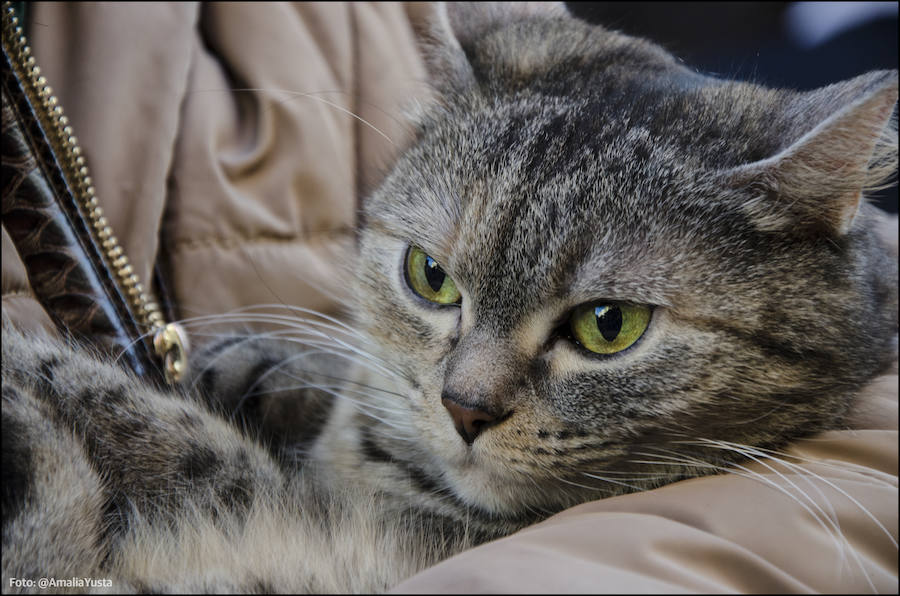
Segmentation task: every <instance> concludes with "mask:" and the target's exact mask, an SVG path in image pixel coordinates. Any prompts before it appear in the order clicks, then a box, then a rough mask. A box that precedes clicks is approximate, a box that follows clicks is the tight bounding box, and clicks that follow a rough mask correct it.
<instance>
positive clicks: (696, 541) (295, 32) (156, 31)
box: [2, 2, 898, 593]
mask: <svg viewBox="0 0 900 596" xmlns="http://www.w3.org/2000/svg"><path fill="white" fill-rule="evenodd" d="M29 11H30V12H29V15H28V21H29V23H30V31H29V34H30V38H31V44H32V47H33V49H34V53H35V56H36V58H37V61H38V64H40V65H41V67H42V69H43V71H44V74H45V75H46V77H47V79H48V80H49V81H50V83H51V84H52V85H53V87H54V89H55V90H56V93H57V95H58V96H59V99H60V102H61V104H62V105H63V106H64V107H65V110H66V113H67V114H68V116H69V120H70V121H71V123H72V126H73V127H74V129H75V131H76V134H77V135H78V137H79V139H80V143H81V145H82V146H83V148H84V150H85V153H86V157H87V160H88V164H89V166H90V169H91V172H92V174H91V175H92V177H93V179H94V185H95V187H96V189H97V195H98V197H99V200H100V204H101V205H102V206H103V208H104V209H105V211H106V212H107V216H108V218H109V220H110V222H111V224H112V227H113V228H114V229H115V231H116V234H117V235H118V237H119V238H120V239H121V241H122V243H123V245H124V248H125V251H126V254H128V255H129V257H130V259H131V261H132V263H133V264H134V266H135V269H136V271H137V273H138V274H139V275H140V277H141V278H142V279H145V280H146V279H150V277H151V272H152V269H153V267H154V266H156V265H158V266H160V267H162V270H163V271H164V275H165V278H166V279H167V280H168V283H169V286H170V293H171V295H172V296H173V298H174V301H175V305H176V306H177V309H178V314H179V316H180V317H190V316H195V315H205V314H214V313H224V312H227V311H230V310H233V309H235V308H238V307H241V306H247V305H253V304H259V303H271V302H281V301H283V302H285V303H291V304H295V305H299V306H305V307H309V308H315V309H318V310H323V311H328V310H331V309H333V307H334V305H333V304H332V303H331V302H330V301H329V299H328V298H327V297H326V293H327V292H326V293H323V292H322V291H321V290H323V289H324V290H327V288H328V287H329V284H330V283H332V281H331V280H332V277H333V276H332V275H331V274H330V272H331V271H332V267H333V263H334V262H335V259H336V258H339V256H340V255H341V254H346V253H345V251H346V250H347V249H348V248H349V247H351V246H352V234H353V232H352V230H353V225H354V217H355V210H356V207H357V197H360V196H364V195H365V192H366V191H367V190H368V189H370V188H371V187H372V186H373V185H374V184H376V183H377V181H378V179H379V176H380V175H381V172H383V171H384V168H385V167H387V166H389V164H390V161H391V158H392V156H393V155H394V152H395V151H396V147H397V146H402V142H403V138H404V134H405V133H406V128H405V127H404V124H403V113H402V107H403V106H404V105H405V103H406V102H407V101H408V100H409V98H410V97H413V96H415V95H416V94H418V93H421V92H422V91H423V89H424V86H423V85H424V83H423V81H424V78H425V71H424V66H423V63H422V60H421V58H420V55H419V53H418V50H417V46H416V39H415V31H416V28H415V27H414V25H416V24H417V23H419V22H420V21H421V19H422V18H423V16H424V15H425V14H427V13H428V11H429V7H428V6H421V5H407V6H403V5H398V4H392V3H371V4H369V3H351V4H344V3H336V2H334V3H332V2H329V3H313V4H268V3H246V4H243V3H223V4H208V5H196V4H184V3H155V4H133V3H121V4H120V3H109V4H67V3H59V4H57V3H48V4H33V5H30V6H29ZM364 121H365V122H368V124H366V123H365V122H364ZM376 129H377V130H376ZM884 225H885V233H886V234H887V236H888V237H891V238H894V239H896V234H897V222H896V218H894V219H889V218H886V219H885V222H884ZM2 288H3V309H4V312H5V313H7V314H9V315H10V316H11V317H12V318H13V319H14V320H15V321H17V322H18V323H19V324H20V325H22V326H26V327H27V326H45V327H48V328H49V327H51V326H52V325H51V323H50V322H49V319H48V318H47V315H46V313H44V312H43V310H42V309H41V307H40V305H39V304H38V303H37V302H36V301H35V300H34V299H33V298H32V296H31V294H30V291H29V289H28V283H27V280H26V276H25V273H24V268H23V266H22V263H21V261H20V260H19V259H18V257H17V255H16V253H15V249H14V248H12V246H11V244H10V240H9V237H8V236H7V234H6V232H5V231H4V233H3V281H2ZM897 451H898V443H897V371H896V367H895V369H894V371H893V372H892V374H888V375H886V376H883V377H881V378H879V379H878V380H877V381H876V382H875V383H873V384H872V385H871V386H870V387H869V388H867V390H866V391H865V393H864V396H863V397H862V398H861V399H860V402H859V403H858V405H857V406H856V408H855V414H854V417H853V419H852V420H851V421H850V428H847V429H846V430H841V431H833V432H829V433H825V434H823V435H821V436H818V437H815V438H813V439H809V440H806V441H802V442H799V443H797V444H796V445H794V446H792V447H791V449H790V450H789V453H790V454H791V456H792V459H791V460H790V462H789V463H788V464H780V465H775V464H773V463H772V462H770V461H765V460H763V459H761V460H760V461H759V462H756V463H751V464H750V465H748V466H747V468H746V471H744V472H741V473H739V474H732V475H728V476H718V477H708V478H702V479H695V480H689V481H684V482H679V483H676V484H673V485H669V486H667V487H663V488H661V489H657V490H653V491H648V492H645V493H639V494H633V495H626V496H622V497H616V498H611V499H607V500H603V501H597V502H593V503H588V504H585V505H581V506H579V507H575V508H573V509H570V510H568V511H565V512H562V513H560V514H558V515H556V516H554V517H552V518H550V519H549V520H547V521H545V522H544V523H541V524H538V525H537V526H534V527H531V528H528V529H526V530H523V531H521V532H519V533H518V534H515V535H513V536H511V537H509V538H506V539H503V540H499V541H496V542H494V543H491V544H487V545H484V546H482V547H479V548H476V549H473V550H472V551H469V552H467V553H463V554H461V555H458V556H457V557H454V558H453V559H450V560H449V561H445V562H444V563H442V564H439V565H437V566H436V567H434V568H432V569H429V570H426V571H424V572H422V573H420V574H418V575H417V576H415V577H413V578H410V579H409V580H407V581H406V582H404V583H402V584H401V585H400V586H398V587H397V588H396V591H398V592H455V593H460V592H533V593H548V592H549V593H553V592H615V593H622V592H808V591H816V592H844V593H848V592H888V593H890V592H893V593H896V592H897V589H898V583H897V569H898V564H897V555H898V551H897V534H898V528H897V525H898V521H897V520H898V514H897V505H898V490H897V461H898V457H897V456H898V453H897Z"/></svg>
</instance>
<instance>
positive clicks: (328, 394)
mask: <svg viewBox="0 0 900 596" xmlns="http://www.w3.org/2000/svg"><path fill="white" fill-rule="evenodd" d="M343 368H344V365H343V363H342V362H340V361H339V359H337V358H334V357H331V356H329V355H328V354H325V353H322V352H321V351H314V350H309V349H304V348H302V347H298V346H297V345H296V344H294V343H291V342H289V341H285V340H283V339H278V338H269V337H265V336H255V335H232V336H228V337H225V338H222V339H219V340H216V341H214V342H211V343H209V344H207V345H205V346H204V347H203V348H201V349H200V350H198V351H197V352H196V353H195V354H193V355H192V364H191V373H190V376H189V378H188V379H187V380H186V383H185V384H186V386H187V387H188V388H190V389H191V390H192V392H194V393H196V394H197V395H198V396H199V397H200V399H202V400H203V401H205V402H206V403H207V404H208V405H209V406H210V407H211V408H212V409H213V410H214V411H216V412H218V413H219V414H221V415H222V416H223V417H224V418H225V419H226V420H228V421H230V422H232V423H234V424H235V425H236V426H238V427H239V428H241V430H242V431H244V433H245V434H247V435H249V436H251V437H254V438H257V439H259V440H260V441H261V442H262V443H264V444H265V445H266V446H267V447H269V448H270V449H271V450H272V451H273V452H275V453H276V454H281V453H282V452H284V451H285V450H286V449H291V450H294V451H296V450H297V449H298V448H300V449H304V448H305V447H307V446H308V445H309V443H310V442H311V441H312V440H314V439H315V438H316V437H317V436H318V433H319V430H320V429H321V427H322V425H323V424H324V422H325V420H326V419H327V417H328V414H329V412H330V410H331V405H332V403H333V401H334V398H333V395H334V392H335V391H336V390H338V389H339V387H340V385H341V382H342V381H341V379H342V372H343Z"/></svg>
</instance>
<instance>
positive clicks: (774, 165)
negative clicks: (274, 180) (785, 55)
mask: <svg viewBox="0 0 900 596" xmlns="http://www.w3.org/2000/svg"><path fill="white" fill-rule="evenodd" d="M430 43H431V46H430V48H431V49H430V51H429V60H430V66H431V72H432V73H434V80H435V87H434V95H433V98H432V100H431V101H430V103H427V104H426V105H425V106H424V108H423V109H421V110H420V111H418V112H417V113H416V115H415V119H416V127H417V134H416V138H415V140H414V142H413V143H412V144H411V146H410V147H409V148H408V150H407V151H406V152H405V153H404V154H403V155H402V156H401V157H400V158H399V160H398V162H397V163H396V164H395V166H394V168H393V170H392V171H391V172H390V173H389V174H388V175H387V177H386V178H385V180H384V182H383V184H382V185H381V187H380V189H379V190H377V191H376V192H374V194H372V195H371V196H370V197H368V198H367V200H366V201H365V202H364V212H363V213H362V216H361V218H360V227H359V230H358V251H357V252H356V255H355V265H354V279H353V284H354V285H353V291H352V292H351V293H352V294H353V296H355V304H354V305H353V307H352V308H350V309H348V312H349V313H350V315H351V316H352V321H351V322H350V323H342V322H338V321H328V320H325V319H324V318H304V317H302V316H301V315H302V313H299V312H298V313H296V318H295V319H291V318H288V317H283V318H282V320H285V321H286V323H285V329H284V330H282V331H277V332H271V333H261V334H258V335H249V336H241V335H237V334H236V335H233V336H231V337H227V338H225V339H219V340H217V341H212V342H209V343H207V344H206V346H205V347H204V349H203V350H202V351H201V353H200V354H199V355H198V356H195V360H196V361H199V364H197V365H195V366H194V370H195V371H196V372H195V375H194V377H193V378H192V379H189V380H188V381H187V382H186V383H184V384H183V387H182V388H181V389H180V390H178V391H173V392H169V393H166V392H162V391H159V390H157V389H154V388H150V387H146V386H142V385H141V383H139V382H138V381H137V380H136V379H134V378H133V377H131V376H129V375H128V374H126V373H125V372H123V371H122V370H120V369H119V368H117V367H115V366H114V365H113V364H111V363H103V362H100V361H99V360H98V359H95V358H94V357H93V356H91V354H89V353H88V352H87V350H86V349H84V348H75V347H74V346H71V345H62V344H60V343H59V342H54V341H51V340H48V339H41V338H35V337H32V338H28V339H25V338H24V337H23V336H21V335H20V334H18V333H16V332H14V331H13V330H12V329H11V328H9V325H8V323H6V324H5V328H4V334H3V435H2V436H3V470H4V476H5V478H6V484H5V488H4V491H3V589H4V591H6V590H8V589H10V585H9V578H10V577H38V576H56V577H70V576H79V577H81V576H93V577H109V578H112V579H113V581H114V584H113V585H114V589H115V590H117V591H118V590H137V591H146V590H153V591H231V590H239V591H245V590H246V591H369V590H384V589H386V588H388V587H390V586H392V585H394V584H396V583H397V582H398V581H400V580H401V579H403V578H404V577H407V576H409V575H411V574H413V573H415V572H416V571H418V570H420V569H422V568H424V567H425V566H428V565H431V564H433V563H435V562H436V561H438V560H440V559H442V558H445V557H447V556H449V555H450V554H452V553H454V552H458V551H459V550H461V549H464V548H467V547H469V546H472V545H474V544H478V543H480V542H483V541H485V540H489V539H492V538H495V537H498V536H502V535H505V534H509V533H510V532H513V531H515V530H517V529H519V528H522V527H524V526H526V525H529V524H532V523H534V522H536V521H538V520H540V519H543V518H545V517H547V516H548V515H550V514H552V513H554V512H557V511H560V510H561V509H563V508H566V507H569V506H571V505H574V504H577V503H581V502H584V501H588V500H592V499H597V498H601V497H605V496H610V495H616V494H621V493H625V492H630V491H636V490H645V489H650V488H653V487H656V486H659V485H662V484H666V483H670V482H674V481H676V480H679V479H682V478H686V477H691V476H697V475H700V474H705V473H709V472H710V471H715V470H722V469H723V468H724V467H726V466H727V465H728V464H729V463H732V461H733V460H734V459H736V458H737V457H738V455H737V454H736V452H733V451H723V450H721V449H718V448H716V447H715V445H714V444H713V442H714V441H716V440H727V441H729V442H732V443H741V444H745V445H751V446H762V447H769V448H778V447H779V446H782V445H784V444H785V443H786V442H788V441H790V440H792V439H794V438H797V437H803V436H808V435H810V434H812V433H816V432H818V431H821V430H824V429H830V428H836V427H838V426H839V425H840V424H841V420H842V417H843V416H844V415H845V413H846V412H847V411H848V409H849V408H850V407H851V406H852V404H853V398H854V394H855V392H856V391H857V390H858V389H859V388H860V387H861V386H862V385H863V384H865V383H866V382H867V381H869V380H871V379H872V378H873V377H874V376H875V375H876V374H877V373H878V372H879V371H880V370H882V369H883V368H884V367H885V366H886V365H887V364H888V363H889V362H890V361H891V358H892V356H893V353H894V350H895V349H896V343H895V342H896V339H895V330H896V327H897V274H896V269H897V262H896V260H895V258H894V257H892V256H891V253H890V252H889V251H888V249H887V248H886V247H885V246H883V245H882V244H881V243H880V241H879V240H878V239H877V237H876V236H875V235H874V233H873V230H872V228H873V217H874V215H873V209H874V208H873V207H870V206H869V205H867V204H866V201H865V199H864V198H863V196H862V193H863V192H865V191H867V190H871V189H874V188H877V187H879V186H882V185H883V184H884V183H885V181H886V180H887V179H888V178H889V177H890V176H891V175H892V174H893V172H894V171H895V169H896V162H897V149H896V139H897V136H896V125H895V123H894V122H893V121H892V112H893V109H894V104H895V102H896V99H897V73H896V72H873V73H870V74H866V75H863V76H859V77H857V78H854V79H852V80H849V81H846V82H842V83H839V84H835V85H831V86H828V87H825V88H822V89H818V90H815V91H811V92H805V93H801V92H794V91H788V90H775V89H767V88H763V87H760V86H757V85H754V84H749V83H743V82H732V81H727V80H720V79H717V78H712V77H709V76H705V75H703V74H699V73H697V72H695V71H693V70H691V69H689V68H687V67H685V66H684V65H683V64H681V63H680V62H679V61H678V60H676V59H675V58H673V57H672V56H671V55H670V54H668V53H667V52H666V51H664V50H663V49H661V48H660V47H658V46H656V45H654V44H652V43H649V42H647V41H643V40H640V39H635V38H632V37H628V36H625V35H622V34H618V33H615V32H612V31H609V30H607V29H604V28H601V27H597V26H590V25H588V24H586V23H584V22H581V21H579V20H577V19H574V18H572V17H570V16H569V15H567V14H566V13H565V9H564V8H562V7H561V6H545V5H540V6H532V5H514V6H501V5H496V6H495V5H490V4H484V5H482V4H481V3H473V6H463V5H460V6H451V7H449V8H448V9H446V10H442V12H440V18H438V20H437V21H436V22H435V23H434V26H433V29H432V34H431V36H430ZM313 348H315V350H313ZM313 351H318V352H319V354H318V355H316V354H313V353H312V352H313ZM345 362H346V363H348V364H347V365H345V366H341V363H345ZM654 449H659V450H662V449H665V450H666V451H665V452H667V453H672V452H673V451H675V452H677V453H678V454H679V455H680V458H676V459H674V460H672V461H673V463H671V464H665V463H664V460H663V459H662V458H660V463H657V464H653V465H651V464H647V463H641V462H636V461H635V460H636V459H639V458H636V457H635V454H636V453H637V452H648V451H650V452H652V451H653V450H654ZM661 452H662V451H661ZM698 461H699V462H707V463H708V464H710V465H706V466H699V465H696V464H695V463H691V462H698ZM678 462H681V463H678ZM601 471H602V473H601ZM648 472H652V473H648ZM617 478H628V481H627V482H626V481H620V480H616V479H617ZM640 478H644V479H645V480H640Z"/></svg>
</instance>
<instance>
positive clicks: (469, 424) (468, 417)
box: [441, 396, 499, 445]
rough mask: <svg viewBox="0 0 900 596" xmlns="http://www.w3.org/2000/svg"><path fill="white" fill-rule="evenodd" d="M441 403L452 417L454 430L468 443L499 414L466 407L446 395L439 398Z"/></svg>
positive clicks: (494, 420)
mask: <svg viewBox="0 0 900 596" xmlns="http://www.w3.org/2000/svg"><path fill="white" fill-rule="evenodd" d="M441 403H442V404H444V407H445V408H447V411H448V412H450V417H451V418H453V424H454V425H455V426H456V432H458V433H459V436H461V437H462V438H463V441H465V442H466V443H468V444H469V445H471V444H472V443H473V442H474V441H475V437H477V436H478V435H479V434H481V431H483V430H484V429H485V428H487V427H488V426H490V425H491V424H493V423H494V422H496V421H497V419H498V418H499V416H495V415H493V414H491V413H490V412H487V411H485V410H481V409H478V408H467V407H465V406H463V405H460V403H459V402H457V401H456V400H454V399H452V398H449V397H446V396H445V397H443V398H442V399H441Z"/></svg>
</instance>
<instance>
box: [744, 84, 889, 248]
mask: <svg viewBox="0 0 900 596" xmlns="http://www.w3.org/2000/svg"><path fill="white" fill-rule="evenodd" d="M896 102H897V71H879V72H872V73H868V74H865V75H862V76H859V77H856V78H854V79H850V80H848V81H844V82H841V83H837V84H834V85H830V86H828V87H823V88H821V89H817V90H814V91H810V92H807V93H802V94H798V95H797V96H796V98H795V99H794V100H793V101H792V102H789V103H788V105H787V107H786V113H785V116H786V117H788V118H789V119H790V121H791V122H793V123H794V125H793V126H794V128H795V130H792V131H790V133H789V135H788V141H786V143H789V144H788V145H787V146H786V147H784V148H782V149H781V150H780V151H779V152H778V153H777V154H776V155H774V156H772V157H769V158H767V159H764V160H762V161H758V162H755V163H751V164H746V165H742V166H739V167H737V168H735V169H733V170H731V171H729V172H728V173H727V175H726V180H727V182H728V184H729V185H731V186H734V187H749V188H753V189H754V190H755V191H758V192H756V193H755V196H754V198H753V199H751V200H750V201H749V202H747V203H746V204H745V205H744V208H745V210H746V212H747V213H748V214H749V215H750V216H751V217H752V218H753V220H754V223H755V224H756V225H757V226H758V227H759V228H760V229H763V230H768V231H776V230H786V229H794V230H799V231H807V232H808V231H810V230H818V231H824V232H826V233H829V234H831V235H834V236H842V235H844V234H846V233H847V232H848V231H849V230H850V227H851V225H852V223H853V220H854V217H855V215H856V214H857V212H858V210H859V206H860V203H861V201H862V200H863V193H864V192H866V191H873V190H877V189H880V188H884V187H885V186H888V185H889V184H887V183H888V182H889V179H890V178H892V176H893V174H894V172H896V169H897V122H896V119H895V118H893V117H892V114H893V112H894V106H895V104H896Z"/></svg>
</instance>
